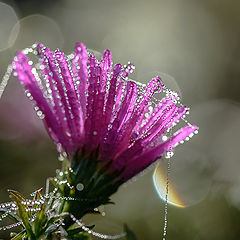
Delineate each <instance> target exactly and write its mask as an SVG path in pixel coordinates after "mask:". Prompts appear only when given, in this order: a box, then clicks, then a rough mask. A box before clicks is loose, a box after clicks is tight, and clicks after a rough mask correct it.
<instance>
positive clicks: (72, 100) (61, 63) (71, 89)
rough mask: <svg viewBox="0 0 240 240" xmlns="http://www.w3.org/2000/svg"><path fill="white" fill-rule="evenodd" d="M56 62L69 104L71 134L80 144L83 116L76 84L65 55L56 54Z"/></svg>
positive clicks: (75, 141) (58, 52) (74, 140)
mask: <svg viewBox="0 0 240 240" xmlns="http://www.w3.org/2000/svg"><path fill="white" fill-rule="evenodd" d="M55 57H56V61H57V63H58V67H59V71H60V74H59V76H60V77H61V79H62V81H63V82H64V93H65V97H66V101H67V103H68V106H69V107H68V112H69V115H70V119H68V122H69V127H70V131H71V132H70V134H71V137H72V140H73V142H74V143H76V144H79V140H80V138H81V136H82V135H83V116H82V110H81V106H80V103H79V101H78V97H77V94H76V91H75V84H74V82H73V78H72V75H71V73H70V70H69V66H68V63H67V61H66V59H65V55H64V54H63V53H62V52H60V51H56V52H55Z"/></svg>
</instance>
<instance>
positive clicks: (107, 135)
mask: <svg viewBox="0 0 240 240" xmlns="http://www.w3.org/2000/svg"><path fill="white" fill-rule="evenodd" d="M37 48H38V54H39V62H38V63H37V64H36V65H34V67H32V66H31V65H32V62H31V61H29V59H28V57H27V56H26V55H25V54H24V53H23V52H21V51H19V52H18V53H17V55H16V57H15V59H14V62H13V68H14V74H15V75H16V76H17V78H18V79H19V80H20V82H21V83H22V84H23V85H24V87H25V89H26V91H27V96H28V97H30V98H31V99H33V100H34V103H35V109H36V111H37V114H38V115H39V117H40V118H41V119H42V120H43V122H44V124H45V126H46V129H47V131H48V133H49V135H50V136H51V138H52V139H53V141H54V142H55V143H56V144H57V146H58V149H59V150H60V151H65V152H66V153H67V155H68V156H69V157H71V156H73V155H74V154H75V153H76V152H80V153H82V154H84V155H85V156H86V155H90V154H92V153H93V152H97V160H98V161H99V162H102V163H104V164H107V165H108V171H109V172H115V171H116V172H117V171H121V175H120V178H121V179H122V181H127V180H128V179H130V178H132V177H133V176H135V175H136V174H138V173H139V172H141V171H143V170H144V169H145V168H147V167H148V166H149V165H151V164H152V163H153V162H155V161H156V160H157V159H159V158H161V157H163V156H164V154H165V153H166V152H168V151H172V150H173V148H174V147H175V146H176V145H178V144H179V143H180V142H182V141H183V140H185V139H186V138H189V137H191V136H192V135H193V134H194V133H195V132H196V130H197V127H196V126H194V125H190V124H188V125H187V126H185V127H183V128H181V129H180V130H177V131H175V133H174V130H173V126H175V125H176V124H177V123H178V122H179V120H180V119H182V118H184V117H185V114H186V113H187V112H188V110H189V109H188V108H187V107H185V106H182V105H179V104H178V97H177V95H176V94H175V93H173V92H171V91H169V90H168V89H166V87H165V86H164V85H163V83H162V81H161V78H160V77H156V78H153V79H152V80H151V81H150V82H149V83H148V84H147V86H145V85H143V84H138V83H136V82H134V81H131V80H128V75H129V74H130V73H131V72H132V71H133V69H134V66H133V65H132V64H131V63H129V64H128V65H127V66H122V65H121V64H115V65H114V66H112V55H111V52H110V51H109V50H105V51H104V52H103V54H102V57H101V60H100V61H98V60H97V58H96V57H95V56H94V55H93V54H92V53H88V51H87V49H86V47H85V46H84V45H83V44H82V43H77V44H76V47H75V51H74V53H73V54H71V55H69V56H67V55H65V54H64V53H63V52H61V51H59V50H56V51H55V52H52V51H50V49H48V48H47V47H44V46H43V45H42V44H38V47H37ZM156 93H164V94H165V96H164V97H163V98H162V99H161V100H157V99H156V98H154V94H156ZM169 132H173V134H170V133H169Z"/></svg>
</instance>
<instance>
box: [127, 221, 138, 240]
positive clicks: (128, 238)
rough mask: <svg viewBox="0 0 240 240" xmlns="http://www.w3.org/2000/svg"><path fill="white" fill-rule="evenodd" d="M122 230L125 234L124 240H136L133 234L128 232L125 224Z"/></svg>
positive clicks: (130, 231)
mask: <svg viewBox="0 0 240 240" xmlns="http://www.w3.org/2000/svg"><path fill="white" fill-rule="evenodd" d="M124 230H125V232H126V234H127V235H126V239H127V240H137V238H136V236H135V234H134V233H133V231H132V230H130V229H129V227H128V226H127V225H126V224H125V225H124Z"/></svg>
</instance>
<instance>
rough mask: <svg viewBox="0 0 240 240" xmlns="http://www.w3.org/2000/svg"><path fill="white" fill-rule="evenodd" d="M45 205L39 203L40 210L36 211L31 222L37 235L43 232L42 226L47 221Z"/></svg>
mask: <svg viewBox="0 0 240 240" xmlns="http://www.w3.org/2000/svg"><path fill="white" fill-rule="evenodd" d="M45 212H46V205H41V210H40V211H39V212H38V213H37V216H36V218H35V220H34V223H33V231H34V233H35V235H36V236H37V237H39V236H40V235H41V233H42V232H43V230H44V229H43V227H44V225H45V224H46V222H47V218H46V215H45Z"/></svg>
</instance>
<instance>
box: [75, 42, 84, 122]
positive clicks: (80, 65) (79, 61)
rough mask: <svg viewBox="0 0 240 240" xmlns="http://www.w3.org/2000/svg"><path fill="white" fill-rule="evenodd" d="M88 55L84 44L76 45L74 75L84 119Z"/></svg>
mask: <svg viewBox="0 0 240 240" xmlns="http://www.w3.org/2000/svg"><path fill="white" fill-rule="evenodd" d="M87 61H88V53H87V49H86V47H85V45H84V44H83V43H76V47H75V54H74V58H73V61H72V70H73V75H74V77H75V79H76V85H77V89H76V92H77V96H78V98H79V100H80V104H81V109H82V113H83V118H85V115H86V92H87V80H88V68H87Z"/></svg>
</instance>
